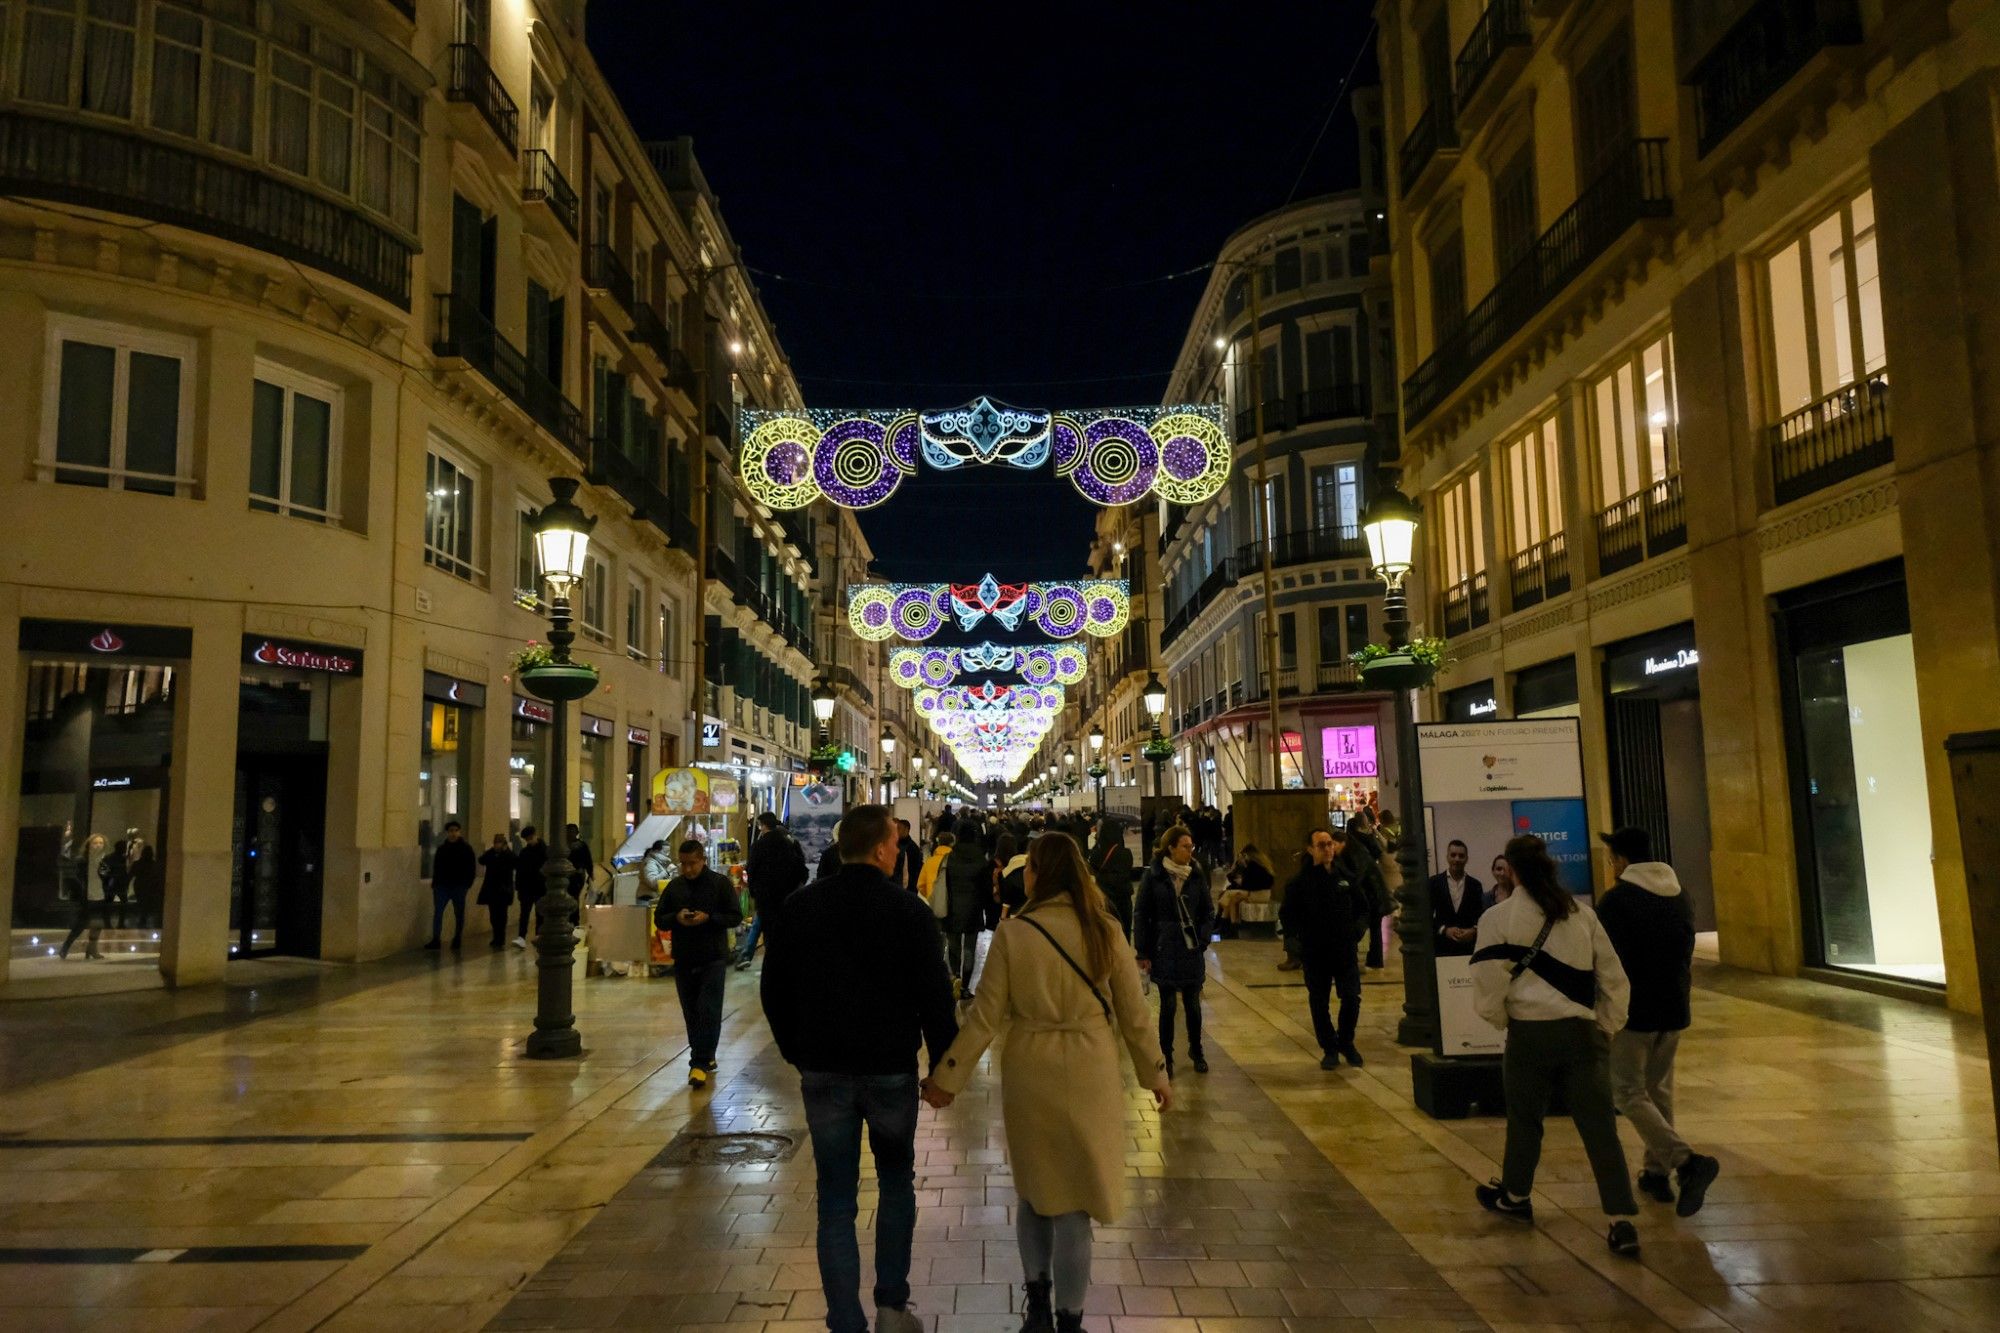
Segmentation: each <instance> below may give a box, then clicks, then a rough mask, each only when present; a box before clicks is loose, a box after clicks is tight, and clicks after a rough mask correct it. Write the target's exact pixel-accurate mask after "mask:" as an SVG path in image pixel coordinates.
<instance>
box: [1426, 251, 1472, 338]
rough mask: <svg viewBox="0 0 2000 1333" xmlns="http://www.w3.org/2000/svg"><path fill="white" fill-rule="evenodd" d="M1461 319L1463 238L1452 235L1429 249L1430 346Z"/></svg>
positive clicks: (1463, 264)
mask: <svg viewBox="0 0 2000 1333" xmlns="http://www.w3.org/2000/svg"><path fill="white" fill-rule="evenodd" d="M1464 319H1465V238H1464V237H1463V236H1462V235H1460V234H1459V233H1458V232H1456V231H1454V232H1453V233H1452V234H1451V235H1449V236H1447V237H1445V238H1444V239H1443V240H1441V241H1439V242H1438V243H1437V244H1436V245H1435V246H1433V247H1432V248H1431V345H1432V346H1433V347H1435V346H1436V345H1437V344H1438V343H1441V342H1443V341H1444V340H1445V339H1446V338H1447V337H1449V336H1450V335H1451V332H1452V330H1454V329H1456V328H1457V327H1458V326H1459V324H1460V323H1461V322H1462V321H1463V320H1464Z"/></svg>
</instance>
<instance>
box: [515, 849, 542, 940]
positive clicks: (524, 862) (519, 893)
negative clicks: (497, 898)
mask: <svg viewBox="0 0 2000 1333" xmlns="http://www.w3.org/2000/svg"><path fill="white" fill-rule="evenodd" d="M548 862H549V845H548V844H547V843H546V842H543V841H542V835H541V834H540V833H538V832H536V830H535V826H534V825H533V824H523V825H522V826H521V850H520V851H518V852H516V853H514V896H515V897H516V898H518V899H520V900H521V933H520V934H518V935H516V936H515V937H514V947H515V948H516V949H525V948H527V947H528V913H530V912H533V913H534V914H535V924H536V927H537V929H539V928H540V926H541V916H542V910H541V907H540V906H539V904H540V903H541V901H542V895H543V894H544V893H547V892H548V890H549V882H548V879H547V877H546V876H544V875H543V874H542V867H543V866H545V865H547V864H548Z"/></svg>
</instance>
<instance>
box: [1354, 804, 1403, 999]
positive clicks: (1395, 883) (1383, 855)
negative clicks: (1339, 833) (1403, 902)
mask: <svg viewBox="0 0 2000 1333" xmlns="http://www.w3.org/2000/svg"><path fill="white" fill-rule="evenodd" d="M1359 818H1360V821H1361V830H1360V831H1361V835H1362V836H1361V837H1360V838H1359V839H1358V841H1359V842H1360V844H1361V847H1362V849H1363V850H1365V851H1366V852H1367V853H1368V855H1369V858H1370V859H1371V860H1372V861H1373V862H1374V863H1375V875H1374V880H1373V882H1372V883H1370V884H1369V885H1368V886H1367V887H1368V890H1369V894H1370V900H1371V905H1372V906H1373V907H1374V909H1375V916H1374V919H1373V920H1372V921H1370V922H1369V923H1368V962H1367V967H1368V970H1369V971H1370V972H1380V971H1381V970H1382V964H1383V958H1384V949H1385V947H1386V945H1387V942H1388V936H1389V931H1388V921H1389V917H1390V915H1391V914H1392V913H1394V912H1395V910H1396V890H1397V889H1399V888H1401V887H1402V886H1403V868H1402V867H1401V866H1399V865H1397V864H1396V845H1395V844H1393V843H1392V842H1390V840H1389V835H1388V832H1387V830H1386V829H1384V827H1383V826H1382V824H1381V822H1380V821H1379V820H1377V819H1376V818H1375V812H1374V811H1373V810H1371V809H1369V808H1368V807H1367V806H1363V807H1361V811H1360V815H1359Z"/></svg>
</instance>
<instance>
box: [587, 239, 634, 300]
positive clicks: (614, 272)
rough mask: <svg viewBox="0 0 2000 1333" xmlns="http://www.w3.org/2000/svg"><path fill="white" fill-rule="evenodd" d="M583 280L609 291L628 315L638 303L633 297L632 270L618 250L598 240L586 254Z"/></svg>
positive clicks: (602, 290) (601, 290)
mask: <svg viewBox="0 0 2000 1333" xmlns="http://www.w3.org/2000/svg"><path fill="white" fill-rule="evenodd" d="M583 281H584V285H585V286H587V287H594V288H596V289H597V290H598V291H600V292H609V293H610V294H611V299H612V300H614V301H616V302H617V303H618V308H619V309H620V310H623V311H624V312H625V314H626V315H627V317H630V316H631V314H632V309H633V306H634V305H636V304H637V303H636V302H635V301H634V300H633V299H632V270H631V269H629V268H626V267H625V261H624V260H622V259H620V258H619V257H618V252H617V251H616V250H614V249H612V248H611V247H610V246H608V245H606V244H605V243H604V242H603V241H598V242H597V243H596V244H594V245H592V246H591V247H590V249H589V250H588V251H586V252H585V254H584V265H583Z"/></svg>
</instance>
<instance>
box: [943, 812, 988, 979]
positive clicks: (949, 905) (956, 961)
mask: <svg viewBox="0 0 2000 1333" xmlns="http://www.w3.org/2000/svg"><path fill="white" fill-rule="evenodd" d="M956 832H957V835H958V841H957V842H956V843H955V844H953V846H952V849H951V857H950V859H948V860H947V861H946V862H945V863H944V877H945V886H946V887H945V895H946V896H945V914H944V959H945V962H946V963H947V964H948V965H949V966H950V968H951V975H952V978H953V980H955V981H956V982H957V983H958V992H959V996H958V997H959V998H960V999H961V1000H970V999H971V998H972V990H971V986H972V971H973V967H974V966H975V965H976V963H977V962H978V959H979V930H980V927H981V926H983V925H984V924H985V920H986V904H988V903H990V902H992V901H993V863H992V862H991V860H989V859H988V857H987V852H986V843H985V842H984V841H983V840H982V838H981V836H980V828H979V824H978V821H976V820H974V819H972V818H970V817H968V818H966V819H964V820H962V821H961V822H960V824H959V826H958V828H957V830H956Z"/></svg>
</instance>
